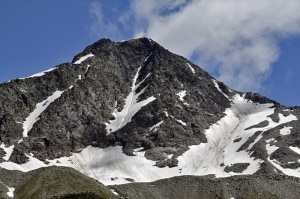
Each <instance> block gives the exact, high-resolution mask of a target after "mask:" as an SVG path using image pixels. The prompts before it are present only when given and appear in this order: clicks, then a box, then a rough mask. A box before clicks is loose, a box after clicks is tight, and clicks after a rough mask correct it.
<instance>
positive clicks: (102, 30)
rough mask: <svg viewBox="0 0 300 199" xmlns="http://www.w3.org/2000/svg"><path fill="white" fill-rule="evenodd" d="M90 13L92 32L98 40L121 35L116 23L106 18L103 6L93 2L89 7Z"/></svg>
mask: <svg viewBox="0 0 300 199" xmlns="http://www.w3.org/2000/svg"><path fill="white" fill-rule="evenodd" d="M89 13H90V16H91V18H92V24H91V26H90V31H91V33H92V34H93V35H95V36H96V37H97V38H101V37H112V36H115V35H117V34H118V33H119V29H118V27H117V25H116V24H115V23H113V22H112V21H110V20H109V18H107V17H104V14H103V11H102V6H101V4H100V3H97V2H92V3H91V4H90V7H89Z"/></svg>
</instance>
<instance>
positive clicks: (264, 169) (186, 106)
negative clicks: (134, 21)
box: [0, 38, 300, 198]
mask: <svg viewBox="0 0 300 199" xmlns="http://www.w3.org/2000/svg"><path fill="white" fill-rule="evenodd" d="M0 102H1V106H0V173H1V174H3V175H1V176H0V180H1V181H0V194H1V190H2V195H3V197H10V196H12V195H14V194H15V197H21V196H22V195H20V194H21V193H24V192H22V191H20V189H21V190H22V187H26V183H29V182H30V183H31V180H30V177H26V178H24V179H25V180H23V181H22V182H21V181H20V182H19V181H18V180H17V179H19V178H20V176H23V175H24V176H25V175H26V176H31V175H39V173H45V172H46V173H47V172H49V171H48V169H49V170H51V169H53V168H55V169H54V171H55V172H54V173H56V172H58V173H59V172H63V173H64V172H66V173H67V175H68V172H73V173H76V172H77V171H79V172H81V173H83V174H84V175H86V176H89V177H91V178H94V179H96V180H97V181H99V182H101V183H103V184H104V185H114V184H124V183H131V184H127V185H121V186H117V187H116V189H117V190H120V193H119V195H116V194H114V195H111V193H112V192H111V190H110V189H107V188H105V187H104V185H101V184H97V185H95V186H100V187H103V190H104V193H105V194H108V195H105V197H121V196H122V197H125V196H130V198H134V197H135V198H138V197H139V194H145V195H144V196H143V197H146V196H147V195H149V191H150V192H153V193H155V194H154V195H151V197H154V198H163V197H162V196H164V197H165V198H168V197H169V196H170V198H173V197H174V195H169V196H168V195H164V194H162V195H160V192H161V191H159V189H157V188H155V189H154V188H151V186H150V187H149V186H148V185H147V184H146V185H145V184H136V183H134V184H132V182H152V181H156V180H160V179H165V178H171V179H170V180H166V182H168V183H167V184H168V185H167V186H169V188H165V190H169V191H166V194H167V193H171V192H174V187H176V186H175V185H174V186H173V185H172V183H171V182H174V183H175V182H176V183H177V182H178V185H180V186H182V187H184V188H183V189H184V190H189V191H188V192H185V193H186V194H188V193H191V191H192V190H194V188H193V186H196V187H198V186H201V184H207V183H208V184H210V186H211V187H210V188H207V190H210V191H211V192H212V194H214V193H215V192H218V193H219V191H220V190H221V191H225V192H226V194H225V192H224V194H223V195H222V194H221V195H220V194H219V195H218V196H217V195H215V197H216V198H222V197H223V198H227V196H229V195H230V194H231V195H230V197H237V198H247V197H248V198H251V197H250V195H251V194H250V195H239V193H240V192H239V191H230V190H227V189H218V190H217V187H218V186H222V187H223V185H224V183H225V184H226V183H227V184H228V183H229V184H228V186H229V187H232V189H234V188H235V187H237V188H238V183H239V182H240V181H241V179H243V180H242V181H243V183H246V182H247V183H248V184H249V186H250V187H252V188H253V191H254V192H255V194H256V193H260V192H259V190H258V187H259V186H257V184H259V183H261V184H262V187H265V186H266V188H265V189H263V190H265V191H266V192H264V194H265V193H270V195H268V194H267V195H268V196H267V195H266V196H264V197H265V198H268V197H269V196H270V197H271V198H272V197H273V196H274V198H276V197H277V198H289V197H290V196H293V197H294V196H299V192H297V191H296V188H295V189H294V188H293V189H292V190H291V192H290V193H289V194H292V195H284V194H285V192H283V194H279V192H278V190H275V188H274V191H271V190H272V187H273V186H269V185H268V184H270V183H271V184H272V183H273V184H274V187H276V186H275V185H277V181H278V182H280V183H283V184H284V183H286V185H287V186H286V187H288V184H291V183H292V184H293V186H294V185H295V187H298V185H299V184H298V183H299V181H298V179H297V178H299V177H300V134H299V132H300V122H299V117H300V108H299V107H285V106H282V105H280V104H279V103H277V102H275V101H272V100H270V99H268V98H266V97H263V96H261V95H259V94H257V93H250V92H249V93H241V92H238V91H234V90H232V89H230V88H228V87H227V86H226V85H224V84H223V83H221V82H218V81H217V80H215V79H214V78H213V77H211V76H210V75H209V74H208V73H207V72H205V71H203V70H202V69H201V68H199V67H198V66H196V65H194V64H193V63H191V62H190V61H188V60H187V59H185V58H183V57H181V56H178V55H175V54H172V53H171V52H169V51H167V50H166V49H164V48H163V47H161V46H160V45H159V44H157V43H156V42H154V41H152V40H150V39H147V38H142V39H136V40H130V41H125V42H112V41H110V40H109V39H102V40H99V41H98V42H96V43H94V44H92V45H90V46H88V47H87V48H86V49H85V50H84V51H83V52H82V53H79V54H78V55H76V56H75V57H74V59H73V61H72V62H71V63H65V64H62V65H59V66H57V67H55V68H52V69H50V70H48V71H44V72H41V73H38V74H35V75H33V76H30V77H27V78H23V79H15V80H11V81H9V82H6V83H3V84H1V85H0ZM52 166H64V167H69V168H73V169H75V170H68V169H66V168H64V169H65V170H64V169H58V170H57V168H56V167H52ZM41 168H42V169H41ZM37 169H38V170H37ZM37 171H43V172H37ZM32 173H34V174H32ZM43 175H44V174H43ZM43 175H42V174H41V177H38V178H41V179H43V178H44V177H43ZM76 175H81V174H79V173H78V174H76ZM187 175H189V176H188V177H186V176H187ZM207 175H212V176H214V177H217V178H216V179H215V178H211V177H209V178H207V177H192V176H207ZM174 176H185V177H176V178H172V177H174ZM231 176H242V177H231ZM282 176H284V177H282ZM285 176H291V177H285ZM220 177H221V179H220V180H218V179H219V178H220ZM294 177H296V178H294ZM78 178H80V179H81V177H78ZM26 179H28V180H29V181H27V180H26ZM45 179H47V180H46V181H48V180H49V182H51V183H52V182H54V184H57V183H60V182H57V180H56V179H55V180H54V179H50V178H47V177H45ZM187 179H190V180H191V181H193V182H195V183H193V184H194V185H193V186H189V185H186V186H183V185H185V184H186V183H185V182H186V181H187ZM245 179H246V180H245ZM90 180H91V179H90ZM91 181H92V180H91ZM43 182H45V181H43ZM160 182H163V181H157V182H156V183H160ZM40 184H41V183H33V185H34V187H35V186H37V187H40V186H41V185H40ZM42 184H43V183H42ZM217 184H218V185H217ZM254 185H255V186H254ZM264 185H265V186H264ZM140 186H141V187H142V189H143V190H146V191H138V192H139V193H137V192H136V191H134V190H139V189H140ZM145 186H146V187H147V188H145V189H144V188H143V187H145ZM54 187H55V186H54ZM129 187H130V188H129ZM135 187H136V188H135ZM270 187H271V188H270ZM32 190H35V189H32ZM37 190H40V191H41V192H45V190H46V189H45V188H37ZM68 190H69V189H68V188H66V192H68ZM78 190H79V188H78ZM249 190H250V189H249ZM251 191H252V189H251ZM282 191H285V190H282ZM25 192H27V191H25ZM83 192H87V193H90V191H86V190H84V191H83ZM57 193H60V194H61V195H60V196H63V195H64V194H71V196H72V194H78V193H73V192H69V193H65V192H64V189H62V190H61V191H58V192H57ZM91 193H94V192H93V191H91ZM203 193H204V192H203ZM227 193H228V194H229V193H230V194H229V195H228V194H227ZM28 194H30V193H28ZM122 194H123V195H122ZM126 194H127V195H126ZM197 194H198V192H197ZM286 194H288V193H286ZM293 194H294V195H293ZM297 194H298V195H297ZM188 195H189V194H188ZM50 196H51V197H58V196H55V195H51V194H50V195H49V197H50ZM209 196H210V195H209ZM24 197H25V196H24ZM26 197H27V196H26ZM28 197H31V196H29V195H28ZM43 197H44V196H40V195H38V198H43ZM51 197H50V198H51ZM66 197H69V196H66ZM77 197H79V196H78V195H77ZM82 197H90V196H82ZM91 197H96V198H97V197H99V194H98V195H97V193H96V195H93V196H92V195H91ZM147 197H148V196H147ZM149 197H150V196H149ZM193 197H194V195H190V198H193ZM178 198H181V195H178Z"/></svg>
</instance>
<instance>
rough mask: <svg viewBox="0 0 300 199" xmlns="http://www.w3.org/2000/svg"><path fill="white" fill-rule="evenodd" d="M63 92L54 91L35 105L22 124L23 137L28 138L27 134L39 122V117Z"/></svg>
mask: <svg viewBox="0 0 300 199" xmlns="http://www.w3.org/2000/svg"><path fill="white" fill-rule="evenodd" d="M63 92H64V91H59V90H57V91H55V92H54V93H53V94H52V95H51V96H49V97H48V98H47V99H45V100H44V101H42V102H40V103H38V104H36V106H35V109H34V110H33V112H31V113H30V114H29V116H28V117H27V118H26V119H25V121H24V122H23V137H27V136H28V132H29V131H30V130H31V129H32V127H33V125H34V124H35V123H36V122H37V121H38V120H39V117H40V115H41V114H42V113H43V112H44V111H45V110H46V109H47V108H48V106H49V105H50V104H51V103H52V102H54V101H55V100H56V99H58V98H59V97H60V96H61V94H62V93H63Z"/></svg>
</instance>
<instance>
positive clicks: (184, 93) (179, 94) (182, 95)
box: [176, 90, 186, 102]
mask: <svg viewBox="0 0 300 199" xmlns="http://www.w3.org/2000/svg"><path fill="white" fill-rule="evenodd" d="M176 95H178V97H179V100H180V101H182V102H183V101H184V99H183V98H184V97H185V96H186V91H185V90H183V91H180V92H178V93H176Z"/></svg>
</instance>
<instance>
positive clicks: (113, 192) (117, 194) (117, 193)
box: [110, 189, 119, 196]
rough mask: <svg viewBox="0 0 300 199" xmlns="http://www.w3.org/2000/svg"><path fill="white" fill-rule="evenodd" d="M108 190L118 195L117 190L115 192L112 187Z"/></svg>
mask: <svg viewBox="0 0 300 199" xmlns="http://www.w3.org/2000/svg"><path fill="white" fill-rule="evenodd" d="M110 190H111V192H112V193H113V194H115V195H117V196H118V195H119V194H118V192H117V191H116V190H114V189H110Z"/></svg>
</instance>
